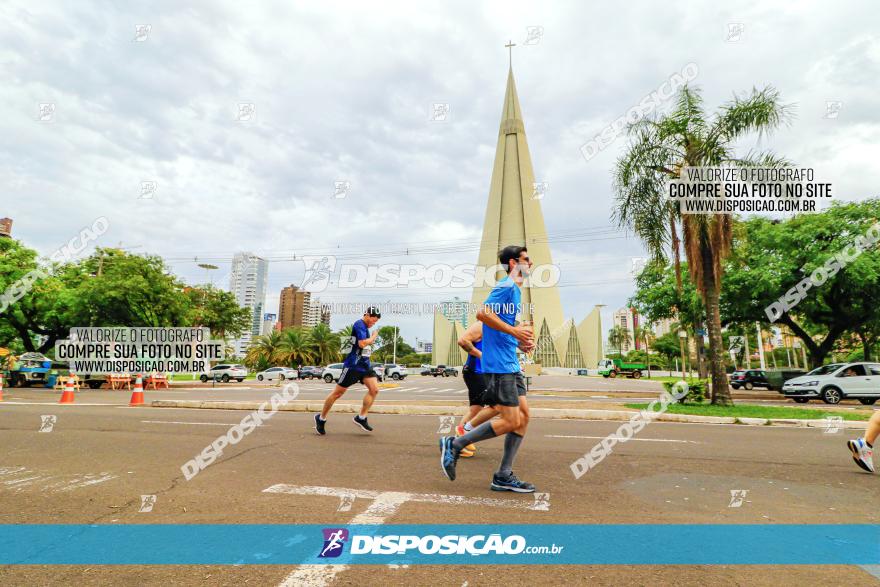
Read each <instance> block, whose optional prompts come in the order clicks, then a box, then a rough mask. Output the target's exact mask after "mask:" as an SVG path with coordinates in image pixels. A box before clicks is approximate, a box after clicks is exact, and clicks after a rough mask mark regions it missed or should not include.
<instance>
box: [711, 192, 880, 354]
mask: <svg viewBox="0 0 880 587" xmlns="http://www.w3.org/2000/svg"><path fill="white" fill-rule="evenodd" d="M878 218H880V199H878V198H872V199H869V200H865V201H862V202H857V203H846V204H839V203H835V204H833V205H832V206H831V207H830V208H828V209H827V210H825V211H823V212H821V213H815V214H802V215H798V216H795V217H793V218H790V219H787V220H782V221H780V220H771V219H766V218H752V219H749V220H748V221H746V222H745V223H744V226H743V230H742V231H741V232H738V233H737V237H736V239H735V241H734V249H733V254H732V256H731V258H730V260H729V262H728V263H727V268H726V277H725V280H724V288H723V290H722V297H721V312H722V314H723V316H724V319H725V321H726V322H728V323H740V324H752V325H753V324H754V322H756V321H759V322H762V323H766V322H767V321H768V315H767V310H766V309H767V308H768V306H770V305H771V304H774V303H778V301H779V299H780V298H783V299H784V298H786V297H788V296H789V294H790V293H793V294H795V295H797V293H798V289H797V288H798V286H799V284H801V282H803V280H804V279H808V278H809V277H810V276H811V274H813V273H814V271H816V270H817V269H818V270H819V272H818V273H817V278H818V277H822V273H823V270H824V273H825V276H827V281H825V282H824V283H822V284H821V285H813V284H812V282H810V281H808V282H806V285H804V284H801V289H802V291H804V295H803V296H802V297H801V299H800V300H799V301H797V303H796V304H795V305H794V306H793V307H791V308H790V309H788V310H784V311H781V310H782V308H781V306H776V308H775V312H779V311H781V314H780V315H779V317H778V319H777V320H776V324H777V325H780V326H785V327H787V328H788V329H789V330H790V331H791V332H792V333H793V334H794V335H795V336H797V337H798V338H799V339H800V340H801V341H802V343H803V344H804V346H805V347H806V350H807V352H808V353H809V358H810V362H811V364H812V365H813V366H814V367H815V366H819V365H821V364H822V363H823V362H824V361H825V360H826V359H827V357H828V356H829V354H830V353H831V352H832V351H833V350H834V349H835V345H836V344H837V342H838V340H839V339H840V338H841V337H842V336H844V335H845V334H846V333H848V332H850V333H854V334H855V335H856V336H858V337H859V338H860V340H862V341H863V344H866V345H867V349H863V351H864V350H867V352H868V353H870V349H871V347H872V345H873V344H874V342H875V341H876V340H877V334H878V330H877V329H878V314H877V308H878V307H880V306H878V305H880V288H878V287H877V284H878V283H880V253H878V252H877V247H876V245H875V246H874V247H869V248H867V249H866V250H865V252H863V253H861V254H860V255H857V256H855V258H854V259H853V260H852V261H850V262H848V263H844V264H843V265H845V266H842V267H840V268H839V269H837V270H836V272H834V274H833V275H831V273H832V271H828V270H827V267H829V265H830V264H833V263H834V261H835V257H836V256H837V255H838V254H840V253H846V254H850V253H853V252H854V251H855V249H852V248H849V247H851V245H854V244H855V243H856V242H857V241H858V239H860V238H863V235H865V234H866V233H867V232H868V229H869V228H870V227H871V226H872V225H873V224H874V223H875V222H876V221H877V220H876V219H878ZM771 312H774V310H771ZM752 328H754V326H752Z"/></svg>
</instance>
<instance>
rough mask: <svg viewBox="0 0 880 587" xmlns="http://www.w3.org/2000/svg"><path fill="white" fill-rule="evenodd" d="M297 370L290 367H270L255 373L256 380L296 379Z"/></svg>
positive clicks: (297, 376)
mask: <svg viewBox="0 0 880 587" xmlns="http://www.w3.org/2000/svg"><path fill="white" fill-rule="evenodd" d="M297 378H299V372H298V371H297V370H296V369H291V368H290V367H270V368H268V369H266V370H265V371H260V372H259V373H257V381H275V380H276V379H277V380H279V381H284V380H285V379H297Z"/></svg>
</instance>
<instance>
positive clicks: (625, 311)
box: [613, 308, 642, 354]
mask: <svg viewBox="0 0 880 587" xmlns="http://www.w3.org/2000/svg"><path fill="white" fill-rule="evenodd" d="M613 325H614V326H620V327H621V328H623V329H624V330H626V331H627V332H629V340H627V341H626V342H624V343H623V344H622V345H621V348H620V349H613V350H619V351H620V352H621V353H624V354H626V353H628V352H629V351H630V350H632V349H640V348H642V345H641V341H639V340H637V339H636V328H638V327H639V313H638V312H637V311H636V309H635V308H620V309H619V310H617V311H616V312H614V318H613Z"/></svg>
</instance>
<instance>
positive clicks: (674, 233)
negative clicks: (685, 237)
mask: <svg viewBox="0 0 880 587" xmlns="http://www.w3.org/2000/svg"><path fill="white" fill-rule="evenodd" d="M669 235H670V237H671V239H672V265H673V267H674V268H675V293H676V294H677V295H678V299H681V296H682V292H683V291H684V285H682V282H681V251H680V250H679V249H680V247H681V241H680V240H679V239H678V229H677V228H676V225H675V208H673V207H670V208H669ZM675 310H676V312H675V313H676V317H677V318H678V323H679V325H680V328H684V325H683V324H682V322H681V311H680V310H679V309H678V308H676V309H675ZM676 336H678V333H676ZM678 350H679V353H680V354H681V372H682V374H684V372H685V361H684V339H683V338H682V337H680V336H679V337H678Z"/></svg>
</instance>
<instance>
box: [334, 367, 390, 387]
mask: <svg viewBox="0 0 880 587" xmlns="http://www.w3.org/2000/svg"><path fill="white" fill-rule="evenodd" d="M372 367H373V371H375V372H376V375H378V376H379V381H382V379H383V378H384V376H385V368H384V367H383V366H382V365H372ZM342 369H343V367H342V363H333V364H332V365H327V366H326V367H324V370H323V371H321V379H323V380H324V381H326V382H327V383H333V382H334V381H336V382H337V383H338V382H339V378H340V377H342Z"/></svg>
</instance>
